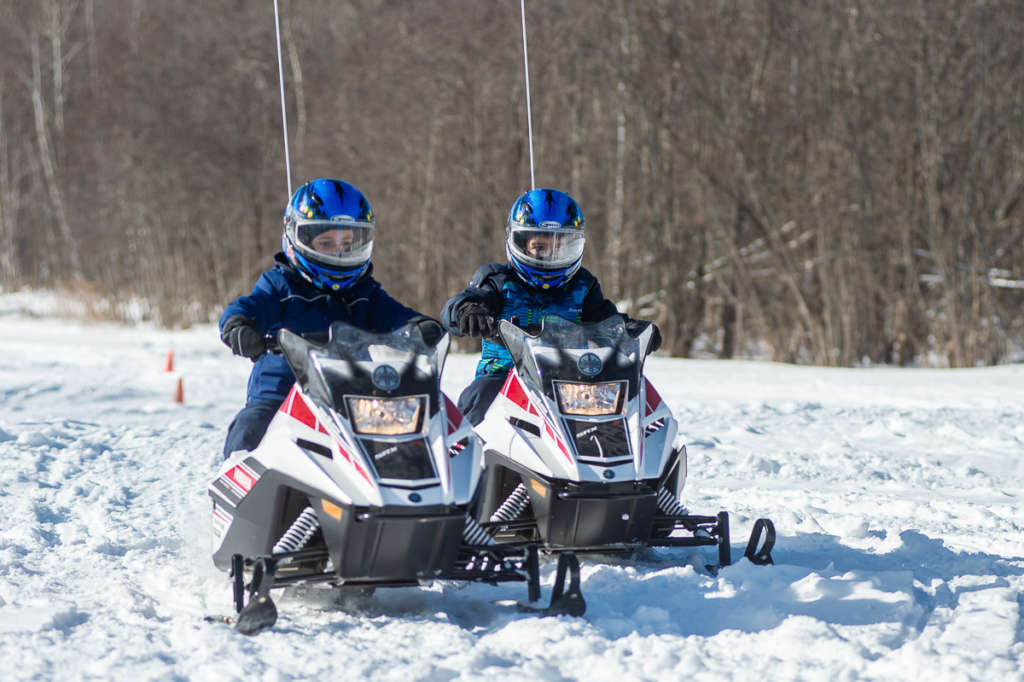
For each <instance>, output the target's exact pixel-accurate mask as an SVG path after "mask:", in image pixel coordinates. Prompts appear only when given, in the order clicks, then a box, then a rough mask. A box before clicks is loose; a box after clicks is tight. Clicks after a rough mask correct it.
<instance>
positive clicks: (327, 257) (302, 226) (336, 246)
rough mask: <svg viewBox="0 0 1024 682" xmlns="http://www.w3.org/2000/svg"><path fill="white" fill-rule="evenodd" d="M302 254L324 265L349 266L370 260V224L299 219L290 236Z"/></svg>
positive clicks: (371, 249)
mask: <svg viewBox="0 0 1024 682" xmlns="http://www.w3.org/2000/svg"><path fill="white" fill-rule="evenodd" d="M293 239H294V242H295V245H296V247H298V249H299V250H300V251H302V252H303V254H304V255H306V256H309V257H312V258H313V259H315V260H316V261H317V262H319V263H323V264H325V265H341V266H351V265H359V264H361V263H365V262H366V261H368V260H370V255H371V253H372V252H373V225H372V224H369V223H356V224H351V223H339V222H331V221H328V220H309V221H300V222H297V223H296V224H295V235H294V237H293Z"/></svg>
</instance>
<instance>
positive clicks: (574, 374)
mask: <svg viewBox="0 0 1024 682" xmlns="http://www.w3.org/2000/svg"><path fill="white" fill-rule="evenodd" d="M500 328H501V336H502V339H503V340H504V341H505V345H506V346H508V349H509V353H510V354H511V355H512V360H513V362H515V364H516V368H517V369H518V370H519V376H520V378H521V379H522V380H523V381H525V382H528V383H530V384H532V385H534V386H535V387H536V388H538V389H539V390H540V391H542V392H543V393H544V394H545V395H547V396H548V397H549V398H552V399H554V388H553V382H554V381H574V382H584V383H596V382H604V381H623V380H625V381H627V382H628V389H627V390H628V397H629V398H633V397H634V396H635V395H636V392H637V390H638V387H639V380H640V373H641V372H642V371H643V358H642V357H641V355H640V348H639V343H638V342H637V340H636V339H635V338H633V337H632V336H630V335H629V334H628V333H627V332H626V325H625V323H624V322H623V319H622V317H621V316H619V315H612V316H611V317H608V318H606V319H604V320H602V321H601V322H594V323H590V324H577V323H575V322H572V321H570V320H566V319H564V318H561V317H557V316H554V315H552V316H549V317H547V318H545V319H544V322H543V323H542V325H541V328H540V332H539V333H538V334H537V335H536V336H534V335H531V334H528V333H527V332H525V331H524V330H522V329H520V328H519V327H516V326H515V325H513V324H511V323H509V322H506V321H504V320H503V321H502V322H501V323H500Z"/></svg>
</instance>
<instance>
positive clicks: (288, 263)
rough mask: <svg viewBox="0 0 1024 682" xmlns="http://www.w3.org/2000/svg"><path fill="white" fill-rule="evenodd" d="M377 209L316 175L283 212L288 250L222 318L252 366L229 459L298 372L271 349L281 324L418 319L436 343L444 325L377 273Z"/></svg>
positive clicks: (387, 326) (255, 436)
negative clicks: (390, 290)
mask: <svg viewBox="0 0 1024 682" xmlns="http://www.w3.org/2000/svg"><path fill="white" fill-rule="evenodd" d="M375 229H376V226H375V221H374V216H373V209H372V208H370V202H368V201H367V200H366V197H364V196H363V193H362V192H360V191H359V190H358V189H357V188H356V187H355V186H353V185H351V184H349V183H347V182H344V181H342V180H336V179H333V178H319V179H317V180H312V181H310V182H307V183H306V184H304V185H303V186H302V187H299V189H298V190H296V191H295V194H293V195H292V198H291V200H290V201H289V202H288V206H287V207H286V208H285V213H284V234H283V235H282V237H281V244H282V247H283V252H282V253H278V254H277V255H275V256H274V260H275V261H276V264H275V265H274V267H273V268H271V269H270V270H267V271H266V272H264V273H263V274H262V275H260V278H259V280H257V282H256V286H255V287H254V288H253V290H252V293H250V294H249V295H248V296H242V297H240V298H237V299H235V300H234V301H232V302H231V303H229V304H228V305H227V307H226V308H225V309H224V314H223V315H221V318H220V337H221V339H222V340H223V341H224V343H225V344H226V345H227V346H228V347H229V348H231V351H232V352H233V353H234V354H235V355H240V356H244V357H247V358H249V359H250V360H252V361H253V363H254V365H253V368H252V373H251V374H250V375H249V386H248V391H247V394H246V403H245V407H243V408H242V410H241V411H240V412H239V413H238V415H237V416H236V417H235V419H234V420H233V421H232V422H231V426H229V427H228V435H227V439H226V440H225V442H224V457H225V458H227V457H229V456H230V455H231V453H232V452H235V451H236V450H252V449H253V448H255V447H256V446H257V445H258V444H259V442H260V439H262V438H263V434H264V433H265V432H266V430H267V427H268V426H269V425H270V421H271V419H273V417H274V413H275V412H277V410H278V408H279V407H280V405H281V403H282V402H283V401H284V399H285V398H286V397H287V396H288V392H289V391H290V390H291V387H292V384H294V383H295V376H294V375H293V374H292V370H291V368H290V367H289V366H288V363H287V361H286V360H285V359H284V357H282V356H281V355H277V354H272V353H267V344H266V340H267V337H268V336H269V337H271V338H272V337H273V336H275V335H276V334H277V332H278V331H279V330H280V329H282V328H288V329H289V330H291V331H293V332H295V333H296V334H326V332H327V330H328V329H329V328H330V325H331V323H332V322H334V321H336V320H342V321H344V322H347V323H349V324H351V325H354V326H357V327H360V328H363V329H367V330H370V331H375V332H389V331H392V330H394V329H397V328H398V327H401V326H402V325H404V324H406V323H407V322H409V321H410V320H413V319H418V323H419V325H420V329H421V331H422V333H423V338H424V340H425V341H427V342H428V343H436V342H437V341H438V340H439V339H440V338H441V336H442V335H443V333H444V332H443V330H442V329H441V326H440V324H438V322H437V321H436V320H434V319H432V318H429V317H427V316H424V315H420V314H419V313H417V312H416V311H415V310H412V309H411V308H408V307H406V306H404V305H402V304H401V303H399V302H398V301H396V300H395V299H393V298H391V297H390V296H389V295H388V294H387V293H386V292H385V291H384V289H383V288H381V285H380V284H379V283H378V282H377V281H376V280H375V279H374V278H373V265H372V264H371V262H370V256H371V255H372V253H373V238H374V231H375Z"/></svg>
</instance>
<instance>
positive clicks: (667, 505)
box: [658, 488, 689, 516]
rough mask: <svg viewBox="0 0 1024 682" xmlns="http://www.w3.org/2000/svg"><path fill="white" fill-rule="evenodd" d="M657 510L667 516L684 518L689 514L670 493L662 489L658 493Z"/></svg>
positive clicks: (666, 489)
mask: <svg viewBox="0 0 1024 682" xmlns="http://www.w3.org/2000/svg"><path fill="white" fill-rule="evenodd" d="M658 509H660V510H661V511H663V512H665V513H666V514H667V515H669V516H686V515H687V514H689V512H688V511H687V510H686V507H684V506H683V505H682V503H681V502H680V501H679V498H677V497H676V496H675V495H673V494H672V491H671V490H669V489H668V488H662V489H661V490H659V491H658Z"/></svg>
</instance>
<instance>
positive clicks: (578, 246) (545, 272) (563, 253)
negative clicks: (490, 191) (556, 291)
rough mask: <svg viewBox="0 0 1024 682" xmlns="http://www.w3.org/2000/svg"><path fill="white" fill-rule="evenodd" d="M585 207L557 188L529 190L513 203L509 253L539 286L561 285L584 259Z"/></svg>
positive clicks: (508, 228)
mask: <svg viewBox="0 0 1024 682" xmlns="http://www.w3.org/2000/svg"><path fill="white" fill-rule="evenodd" d="M585 243H586V235H585V234H584V231H583V211H581V210H580V207H579V206H578V205H577V204H576V201H575V200H574V199H573V198H572V197H571V196H569V195H568V194H566V193H565V192H562V191H560V190H557V189H547V188H540V189H535V190H531V191H529V192H527V193H526V194H524V195H522V196H521V197H519V198H518V199H516V202H515V203H514V204H512V210H511V211H509V213H508V225H507V226H506V228H505V253H506V254H507V255H508V260H509V263H510V264H511V265H512V268H513V269H514V270H515V271H516V274H517V275H519V277H520V278H521V279H522V280H523V281H524V282H526V283H527V284H529V285H530V286H533V287H537V288H538V289H551V288H554V287H560V286H562V285H563V284H565V283H566V282H568V281H569V280H570V279H571V278H572V276H573V275H575V274H576V271H577V270H579V269H580V264H581V263H582V262H583V246H584V245H585Z"/></svg>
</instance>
